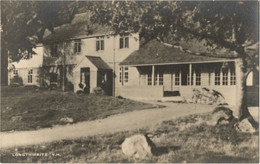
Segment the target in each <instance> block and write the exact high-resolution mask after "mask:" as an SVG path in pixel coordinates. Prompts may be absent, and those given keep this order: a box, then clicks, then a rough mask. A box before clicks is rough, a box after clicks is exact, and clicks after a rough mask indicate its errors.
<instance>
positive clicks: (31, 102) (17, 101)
mask: <svg viewBox="0 0 260 164" xmlns="http://www.w3.org/2000/svg"><path fill="white" fill-rule="evenodd" d="M154 107H156V106H154V105H151V104H146V103H141V102H137V101H132V100H129V99H119V98H116V97H111V96H98V95H92V94H89V95H77V94H74V93H72V92H67V93H66V92H65V93H63V92H58V91H46V90H37V89H34V88H26V87H1V131H12V130H15V131H18V130H34V129H39V128H45V127H52V126H55V125H62V124H67V123H68V122H65V121H62V120H61V119H62V118H66V117H69V118H72V119H73V122H72V123H76V122H80V121H89V120H95V119H101V118H105V117H107V116H110V115H114V114H119V113H123V112H128V111H133V110H141V109H147V108H154Z"/></svg>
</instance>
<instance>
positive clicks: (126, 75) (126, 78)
mask: <svg viewBox="0 0 260 164" xmlns="http://www.w3.org/2000/svg"><path fill="white" fill-rule="evenodd" d="M124 75H125V77H124V82H125V83H128V67H125V72H124Z"/></svg>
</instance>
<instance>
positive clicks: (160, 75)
mask: <svg viewBox="0 0 260 164" xmlns="http://www.w3.org/2000/svg"><path fill="white" fill-rule="evenodd" d="M159 85H163V72H159Z"/></svg>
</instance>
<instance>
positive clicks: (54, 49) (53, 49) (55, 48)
mask: <svg viewBox="0 0 260 164" xmlns="http://www.w3.org/2000/svg"><path fill="white" fill-rule="evenodd" d="M51 56H52V57H58V46H57V44H53V45H51Z"/></svg>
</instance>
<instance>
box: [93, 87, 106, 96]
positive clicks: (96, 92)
mask: <svg viewBox="0 0 260 164" xmlns="http://www.w3.org/2000/svg"><path fill="white" fill-rule="evenodd" d="M93 94H94V95H104V94H105V92H104V90H103V89H102V88H101V87H96V88H93Z"/></svg>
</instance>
